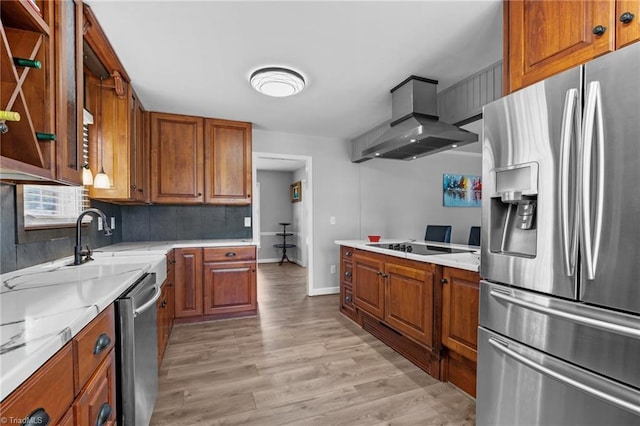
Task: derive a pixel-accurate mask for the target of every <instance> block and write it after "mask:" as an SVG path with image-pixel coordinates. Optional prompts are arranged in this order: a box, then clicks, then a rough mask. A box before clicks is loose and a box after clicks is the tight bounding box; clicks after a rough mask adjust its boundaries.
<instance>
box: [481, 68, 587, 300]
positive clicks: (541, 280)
mask: <svg viewBox="0 0 640 426" xmlns="http://www.w3.org/2000/svg"><path fill="white" fill-rule="evenodd" d="M581 73H582V68H574V69H571V70H568V71H566V72H564V73H561V74H558V75H557V76H554V77H552V78H549V79H547V80H545V81H542V82H540V83H537V84H535V85H533V86H530V87H527V88H525V89H523V90H520V91H517V92H515V93H513V94H511V95H509V96H507V97H505V98H502V99H499V100H497V101H495V102H493V103H491V104H489V105H487V106H485V107H484V109H483V114H484V120H483V123H484V124H483V136H482V140H483V147H482V177H483V184H482V249H481V252H482V259H481V275H482V277H484V278H486V279H489V280H491V281H496V282H501V283H505V284H510V285H514V286H519V287H524V288H528V289H532V290H536V291H539V292H543V293H550V294H555V295H558V296H562V297H567V298H573V299H575V298H577V275H578V274H577V270H578V264H577V258H578V255H577V250H578V248H577V238H578V217H577V211H578V210H577V208H576V206H577V203H578V200H577V194H576V189H575V188H576V186H577V183H576V178H575V177H576V176H577V165H578V162H577V161H578V153H579V142H580V140H581V138H580V131H581V121H580V120H581V91H580V85H581ZM525 203H526V204H525ZM521 204H523V205H521ZM528 213H529V214H530V216H528V220H529V222H527V220H526V219H527V216H526V215H527V214H528Z"/></svg>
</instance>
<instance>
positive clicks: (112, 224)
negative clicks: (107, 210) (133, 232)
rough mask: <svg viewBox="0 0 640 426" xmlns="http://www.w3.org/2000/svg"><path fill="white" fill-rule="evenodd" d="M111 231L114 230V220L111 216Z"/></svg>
mask: <svg viewBox="0 0 640 426" xmlns="http://www.w3.org/2000/svg"><path fill="white" fill-rule="evenodd" d="M111 229H116V218H115V217H114V216H111Z"/></svg>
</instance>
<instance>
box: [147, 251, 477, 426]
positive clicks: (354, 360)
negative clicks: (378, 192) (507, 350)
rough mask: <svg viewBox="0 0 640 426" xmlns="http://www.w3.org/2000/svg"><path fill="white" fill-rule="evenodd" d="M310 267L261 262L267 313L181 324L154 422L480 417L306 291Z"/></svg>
mask: <svg viewBox="0 0 640 426" xmlns="http://www.w3.org/2000/svg"><path fill="white" fill-rule="evenodd" d="M305 277H306V270H305V269H303V268H301V267H299V266H297V265H295V264H283V265H282V266H278V265H277V264H261V265H260V266H259V268H258V303H259V315H258V316H257V317H252V318H242V319H230V320H221V321H214V322H208V323H199V324H184V325H176V326H175V327H174V329H173V333H172V335H171V338H170V340H169V346H168V348H167V351H166V354H165V358H164V361H163V364H162V367H161V370H160V383H159V391H158V399H157V402H156V406H155V411H154V413H153V418H152V420H151V424H152V425H185V426H186V425H232V424H236V425H240V424H241V425H261V426H266V425H286V424H297V425H322V426H324V425H342V424H344V425H428V424H434V425H444V424H448V425H472V424H474V423H475V402H474V400H473V399H471V398H469V397H468V396H467V395H465V394H463V393H462V392H460V391H459V390H457V389H456V388H455V387H453V386H451V385H449V384H446V383H441V382H438V381H437V380H435V379H433V378H432V377H430V376H429V375H427V374H426V373H424V372H423V371H422V370H420V369H419V368H417V367H416V366H414V365H413V364H412V363H410V362H409V361H407V360H406V359H404V358H403V357H402V356H400V355H398V354H397V353H396V352H394V351H393V350H392V349H390V348H389V347H387V346H386V345H385V344H383V343H382V342H380V341H378V340H377V339H376V338H375V337H373V336H371V335H370V334H369V333H367V332H366V331H364V330H362V329H361V328H359V327H358V326H357V325H356V324H354V323H353V322H351V321H350V320H348V319H347V318H345V317H343V316H342V315H341V314H340V313H339V312H338V295H329V296H316V297H306V295H305V294H306V283H305V279H306V278H305Z"/></svg>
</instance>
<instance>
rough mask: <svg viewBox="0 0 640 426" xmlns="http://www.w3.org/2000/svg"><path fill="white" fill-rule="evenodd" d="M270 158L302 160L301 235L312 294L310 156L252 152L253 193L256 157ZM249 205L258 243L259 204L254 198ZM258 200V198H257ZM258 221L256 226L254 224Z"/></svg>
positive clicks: (255, 185) (256, 175)
mask: <svg viewBox="0 0 640 426" xmlns="http://www.w3.org/2000/svg"><path fill="white" fill-rule="evenodd" d="M258 158H263V159H272V160H297V161H303V162H304V168H305V174H306V177H305V178H304V179H303V180H302V194H303V200H302V202H303V203H305V204H304V206H303V212H306V215H305V216H304V217H303V237H304V242H305V245H306V250H307V296H313V295H314V292H313V178H312V176H313V172H312V170H313V168H312V163H313V162H312V157H311V156H308V155H290V154H276V153H269V152H255V151H254V152H253V161H252V186H253V193H254V194H256V193H258V192H259V191H260V189H259V185H258V181H257V177H258V173H257V168H256V164H257V159H258ZM253 201H254V202H253V203H252V205H251V216H252V218H253V219H252V220H253V224H254V226H252V233H253V242H254V244H256V245H258V244H259V243H260V206H259V205H258V206H257V205H256V202H255V201H256V200H255V199H254V200H253ZM258 202H259V200H258ZM256 223H258V225H257V226H256V225H255V224H256Z"/></svg>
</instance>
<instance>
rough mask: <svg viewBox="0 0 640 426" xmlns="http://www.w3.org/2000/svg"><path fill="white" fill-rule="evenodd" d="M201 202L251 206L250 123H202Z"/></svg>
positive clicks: (222, 121)
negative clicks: (203, 181)
mask: <svg viewBox="0 0 640 426" xmlns="http://www.w3.org/2000/svg"><path fill="white" fill-rule="evenodd" d="M204 140H205V145H204V150H205V169H204V170H205V202H206V203H209V204H251V123H245V122H240V121H227V120H214V119H207V120H205V139H204Z"/></svg>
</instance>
